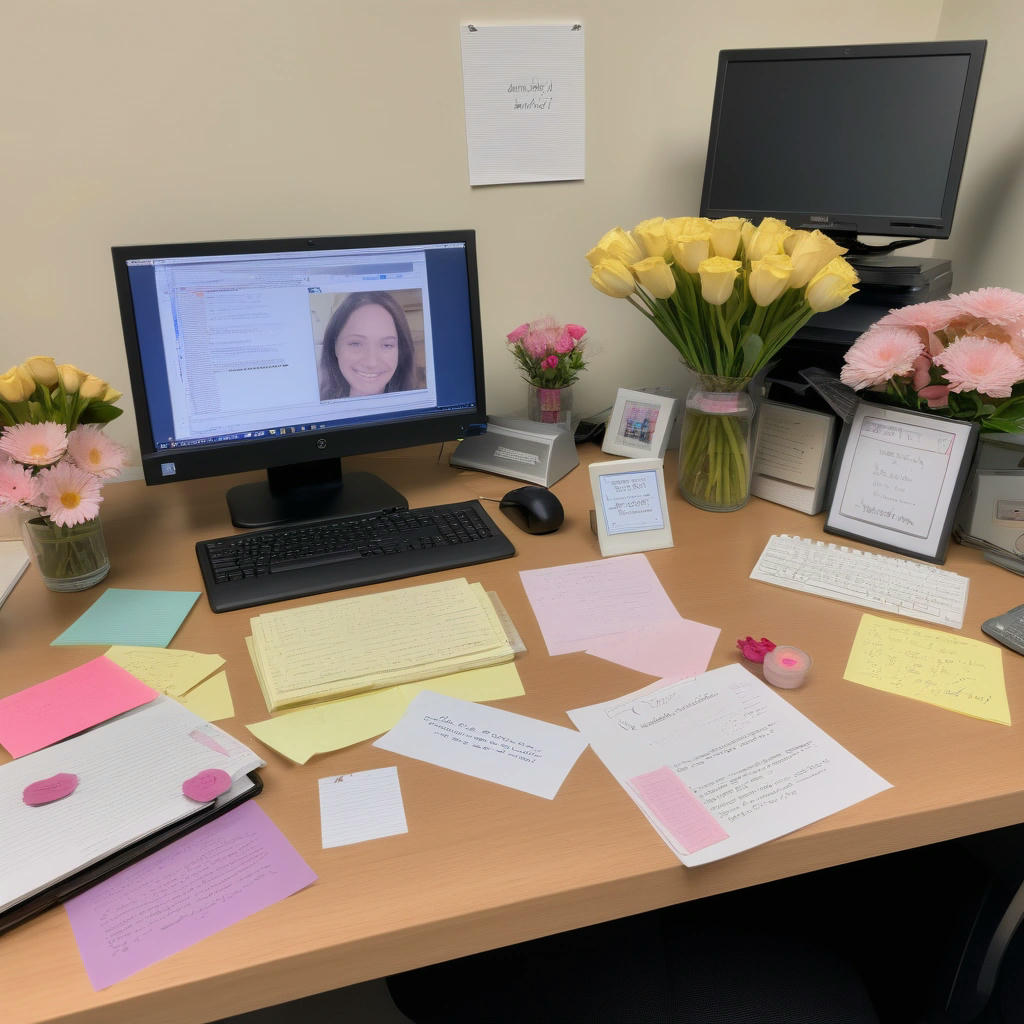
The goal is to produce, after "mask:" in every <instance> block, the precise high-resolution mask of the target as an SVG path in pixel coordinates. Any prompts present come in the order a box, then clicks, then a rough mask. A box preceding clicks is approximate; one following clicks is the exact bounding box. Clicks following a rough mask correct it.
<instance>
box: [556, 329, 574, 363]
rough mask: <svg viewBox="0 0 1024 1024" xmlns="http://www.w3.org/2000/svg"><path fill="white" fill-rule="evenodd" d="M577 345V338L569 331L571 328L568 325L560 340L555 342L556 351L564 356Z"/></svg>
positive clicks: (559, 337)
mask: <svg viewBox="0 0 1024 1024" xmlns="http://www.w3.org/2000/svg"><path fill="white" fill-rule="evenodd" d="M575 347H576V339H575V338H574V337H573V336H572V335H571V334H570V333H569V328H568V327H567V328H565V330H563V331H562V333H561V334H560V335H559V336H558V341H556V342H555V351H556V352H558V353H560V354H561V355H563V356H564V355H565V354H566V353H567V352H571V351H572V350H573V349H574V348H575Z"/></svg>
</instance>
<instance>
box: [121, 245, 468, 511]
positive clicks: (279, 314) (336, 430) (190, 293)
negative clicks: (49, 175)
mask: <svg viewBox="0 0 1024 1024" xmlns="http://www.w3.org/2000/svg"><path fill="white" fill-rule="evenodd" d="M113 259H114V273H115V280H116V284H117V292H118V298H119V303H120V308H121V320H122V328H123V331H124V337H125V344H126V351H127V356H128V365H129V373H130V379H131V388H132V396H133V399H134V404H135V413H136V417H137V422H138V431H139V443H140V447H141V451H142V465H143V470H144V474H145V478H146V481H147V482H148V483H151V484H158V483H168V482H172V481H175V480H188V479H192V478H195V477H203V476H213V475H216V474H221V473H237V472H240V471H243V470H254V469H261V470H262V469H265V470H268V482H267V483H266V484H265V485H247V487H246V488H244V489H242V490H241V491H238V489H236V492H235V493H234V494H233V495H229V502H231V503H232V518H233V520H234V521H235V523H236V525H240V526H253V525H265V524H266V523H269V522H278V521H284V520H288V519H300V518H312V517H315V516H317V515H319V514H334V513H336V512H347V511H361V510H363V508H364V506H372V505H374V504H379V503H380V502H381V501H383V502H384V503H385V504H392V503H393V502H394V500H395V496H394V493H393V492H392V493H391V494H389V493H388V491H387V490H385V491H384V492H383V495H384V497H383V498H379V497H378V492H377V491H374V492H373V493H372V494H369V495H366V494H362V495H360V494H359V493H357V491H358V490H359V489H360V488H361V487H362V486H363V485H364V484H366V483H367V479H366V478H367V474H360V475H359V476H358V477H348V478H345V479H344V480H342V479H341V477H340V463H339V459H340V458H341V457H342V456H345V455H357V454H365V453H371V452H379V451H384V450H389V449H394V448H402V447H408V446H411V445H419V444H427V443H430V442H434V441H441V440H450V439H453V438H455V437H461V436H464V435H465V434H466V433H469V432H472V430H473V429H474V427H475V425H477V424H480V423H483V422H484V421H485V415H486V410H485V402H484V385H483V358H482V342H481V335H480V312H479V300H478V287H477V269H476V251H475V235H474V233H473V232H472V231H443V232H433V233H422V234H408V235H374V236H357V237H356V236H349V237H328V238H290V239H273V240H260V241H249V242H238V241H233V242H202V243H195V244H170V245H136V246H119V247H115V248H114V249H113ZM357 483H358V484H359V487H357V486H356V484H357ZM256 492H259V493H256ZM343 493H344V495H345V498H344V501H342V498H341V495H342V494H343ZM246 494H247V495H249V497H250V498H251V497H253V495H254V494H255V495H256V500H255V505H254V504H253V502H251V501H249V502H245V501H243V500H242V499H243V498H244V496H245V495H246ZM303 496H305V497H307V498H311V500H312V507H307V506H304V505H303V503H302V500H301V499H302V498H303ZM398 498H399V499H400V496H398ZM307 505H308V503H307Z"/></svg>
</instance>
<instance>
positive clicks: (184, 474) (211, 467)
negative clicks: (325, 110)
mask: <svg viewBox="0 0 1024 1024" xmlns="http://www.w3.org/2000/svg"><path fill="white" fill-rule="evenodd" d="M448 244H461V245H463V246H464V247H465V249H464V251H465V256H466V271H467V275H466V276H467V297H468V301H469V327H470V335H471V346H472V358H473V364H474V368H473V377H474V389H475V393H476V403H477V404H476V407H475V408H473V409H464V410H458V411H456V412H451V413H447V412H441V413H431V412H429V411H424V412H423V414H422V415H418V416H416V417H414V418H411V419H404V420H400V421H397V422H394V423H380V422H377V423H369V424H355V425H344V424H339V425H337V426H334V427H331V428H329V429H326V430H323V431H309V432H301V433H295V434H291V433H289V434H282V435H278V436H276V437H266V438H260V439H259V440H254V441H248V442H245V441H243V442H238V441H232V442H229V443H223V444H208V445H196V446H194V447H189V446H185V447H182V448H176V449H174V450H173V452H169V451H167V450H158V449H157V448H156V445H155V443H154V438H153V427H152V422H151V419H150V415H149V403H148V398H147V394H146V386H145V380H144V376H143V368H142V352H141V348H140V342H139V337H138V331H137V327H136V320H135V308H134V302H133V298H132V290H131V284H130V281H129V274H128V266H129V263H130V262H131V261H133V260H140V259H141V260H149V259H174V258H182V257H192V256H197V257H198V256H222V255H223V256H244V255H246V254H260V253H278V252H280V253H287V252H318V251H326V250H333V249H362V248H387V247H400V246H411V247H420V246H433V245H448ZM111 255H112V258H113V262H114V281H115V286H116V290H117V298H118V306H119V310H120V316H121V328H122V331H123V334H124V342H125V353H126V356H127V361H128V378H129V382H130V385H131V393H132V403H133V406H134V409H135V419H136V427H137V433H138V438H139V448H140V452H141V457H142V470H143V476H144V478H145V480H146V483H147V484H163V483H173V482H176V481H183V480H195V479H200V478H203V477H212V476H225V475H228V474H234V473H243V472H249V471H252V470H273V469H277V468H279V467H282V466H291V465H295V464H299V463H312V462H322V461H326V460H330V461H331V462H334V461H336V460H338V459H342V458H345V457H347V456H352V455H367V454H373V453H376V452H384V451H390V450H397V449H401V448H410V447H414V446H417V445H423V444H432V443H436V442H441V441H451V440H455V439H457V438H459V437H463V436H465V434H466V433H467V432H472V431H473V430H474V429H476V428H477V426H478V425H479V424H482V423H485V422H486V418H487V410H486V396H485V391H484V366H483V334H482V331H481V325H480V294H479V281H478V277H477V260H476V232H475V231H474V230H472V229H464V230H445V231H419V232H408V233H386V234H363V235H320V236H302V237H298V236H297V237H293V238H263V239H242V240H237V239H236V240H231V241H204V242H172V243H166V244H149V245H120V246H113V247H112V248H111ZM168 460H173V461H174V463H175V472H174V474H173V475H170V476H168V475H164V473H163V472H162V470H161V463H164V462H167V461H168Z"/></svg>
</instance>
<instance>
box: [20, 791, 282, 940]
mask: <svg viewBox="0 0 1024 1024" xmlns="http://www.w3.org/2000/svg"><path fill="white" fill-rule="evenodd" d="M249 780H250V781H251V782H252V786H250V787H249V788H248V789H247V790H245V792H243V793H239V794H238V795H237V796H235V797H234V798H232V799H231V800H228V801H226V802H225V803H222V804H219V803H216V802H215V803H213V804H209V805H207V806H204V807H202V808H200V810H198V811H197V812H196V813H195V814H190V815H189V816H188V817H187V818H181V819H180V820H178V821H175V822H172V823H171V824H170V825H167V826H166V827H165V828H162V829H159V830H158V831H157V832H154V833H153V834H152V835H148V836H144V837H143V838H142V839H138V840H136V841H135V842H134V843H131V844H129V845H128V846H125V847H122V848H121V849H120V850H118V851H117V852H116V853H112V854H110V855H109V856H107V857H104V858H103V859H102V860H98V861H96V863H95V864H89V865H88V866H87V867H84V868H82V869H81V870H80V871H76V872H75V873H74V874H73V875H69V876H68V877H67V878H62V879H60V880H59V881H57V882H54V884H53V885H51V886H50V887H49V888H47V889H44V890H43V891H42V892H37V893H35V894H34V895H33V896H29V897H27V898H26V899H23V900H22V901H21V902H20V903H16V904H15V905H14V906H13V907H10V908H8V909H7V910H5V911H4V912H3V913H2V914H0V935H2V934H3V933H4V932H6V931H9V930H10V929H11V928H14V927H15V926H16V925H19V924H22V923H23V922H25V921H27V920H29V919H30V918H32V917H35V916H36V915H37V914H41V913H42V912H43V911H44V910H49V909H50V907H54V906H56V905H57V904H58V903H64V902H65V901H66V900H69V899H71V897H72V896H77V895H78V894H79V893H82V892H85V890H86V889H88V888H90V887H91V886H93V885H96V883H97V882H102V881H104V880H105V879H107V878H109V877H110V876H111V875H115V874H117V872H118V871H120V870H121V869H122V868H126V867H128V866H129V865H130V864H134V863H135V862H136V861H137V860H142V858H143V857H146V856H148V855H149V854H151V853H155V852H156V851H157V850H159V849H161V848H162V847H164V846H167V845H168V844H169V843H173V842H174V841H175V840H176V839H180V838H181V837H182V836H184V835H187V834H188V833H189V832H191V831H192V830H193V829H197V828H199V827H200V826H202V825H205V824H206V823H207V822H209V821H213V819H214V818H219V817H220V816H221V815H222V814H224V813H226V812H227V811H230V810H233V809H234V808H235V807H237V806H238V805H239V804H242V803H245V801H246V800H248V799H249V798H250V797H254V796H256V795H257V794H258V793H260V792H262V790H263V780H262V779H261V778H260V776H259V774H258V773H257V772H249Z"/></svg>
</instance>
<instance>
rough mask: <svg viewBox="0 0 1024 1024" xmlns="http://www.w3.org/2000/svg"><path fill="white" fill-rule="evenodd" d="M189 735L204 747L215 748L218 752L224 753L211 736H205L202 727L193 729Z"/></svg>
mask: <svg viewBox="0 0 1024 1024" xmlns="http://www.w3.org/2000/svg"><path fill="white" fill-rule="evenodd" d="M189 736H191V737H192V739H194V740H195V741H196V743H202V745H203V746H204V747H207V748H209V749H210V750H215V751H216V752H217V753H218V754H226V753H228V751H226V750H225V749H224V748H223V747H222V746H221V745H220V744H219V743H218V742H217V741H216V740H215V739H214V738H213V737H212V736H207V735H206V733H204V732H203V730H202V729H193V730H192V731H191V732H190V733H189Z"/></svg>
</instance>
